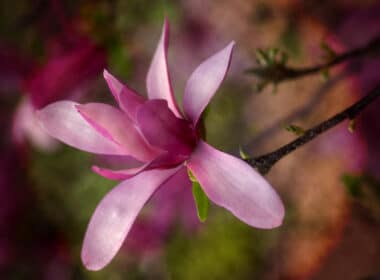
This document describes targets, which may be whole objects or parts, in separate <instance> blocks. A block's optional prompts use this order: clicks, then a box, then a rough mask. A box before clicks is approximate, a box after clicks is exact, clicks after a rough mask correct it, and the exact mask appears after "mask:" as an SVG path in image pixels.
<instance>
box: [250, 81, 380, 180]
mask: <svg viewBox="0 0 380 280" xmlns="http://www.w3.org/2000/svg"><path fill="white" fill-rule="evenodd" d="M379 96H380V84H379V85H377V86H376V87H375V88H374V89H373V90H372V91H370V92H369V93H368V94H367V95H366V96H364V97H363V98H362V99H360V100H359V101H357V102H356V103H354V104H353V105H351V106H350V107H348V108H347V109H345V110H343V111H342V112H340V113H338V114H336V115H335V116H333V117H331V118H329V119H327V120H325V121H323V122H321V123H320V124H318V125H316V126H314V127H313V128H310V129H308V130H306V131H305V132H304V134H303V135H302V136H300V137H298V138H296V139H295V140H293V141H292V142H290V143H288V144H286V145H284V146H282V147H280V148H279V149H277V150H275V151H273V152H270V153H268V154H264V155H261V156H258V157H251V158H248V159H245V161H246V162H248V163H249V164H250V165H251V166H252V167H254V168H256V169H257V170H258V171H259V172H260V173H261V174H263V175H264V174H266V173H268V172H269V170H270V169H271V168H272V166H273V165H274V164H275V163H276V162H277V161H279V160H280V159H282V158H283V157H284V156H286V155H287V154H289V153H291V152H293V151H294V150H296V149H297V148H299V147H301V146H303V145H305V144H306V143H308V142H310V141H311V140H313V139H314V138H316V137H317V136H318V135H320V134H322V133H324V132H325V131H327V130H329V129H330V128H332V127H334V126H336V125H338V124H339V123H341V122H342V121H344V120H346V119H348V120H353V119H354V118H355V117H356V116H357V115H358V114H359V113H360V112H361V111H363V110H364V109H365V108H366V107H367V106H368V105H369V104H370V103H372V102H373V101H374V100H376V98H378V97H379Z"/></svg>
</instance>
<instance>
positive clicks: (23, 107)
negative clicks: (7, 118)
mask: <svg viewBox="0 0 380 280" xmlns="http://www.w3.org/2000/svg"><path fill="white" fill-rule="evenodd" d="M72 36H73V37H75V34H72ZM55 52H56V51H55ZM105 65H106V54H105V51H104V50H103V49H102V48H100V47H98V46H97V45H95V44H94V43H92V42H91V41H90V40H89V39H81V40H78V45H75V46H70V48H69V49H68V50H60V52H58V53H57V52H56V54H55V55H54V56H52V57H49V58H48V60H47V62H46V64H44V65H42V66H41V67H39V68H36V69H35V70H34V71H32V73H31V74H30V75H29V76H28V77H27V78H26V79H25V81H24V84H23V92H24V93H26V95H27V97H26V98H24V99H23V100H22V101H21V103H20V105H19V106H18V108H17V110H16V112H15V116H14V123H13V139H14V141H15V142H16V143H17V144H19V145H22V144H23V143H24V142H25V138H28V139H29V140H30V141H32V143H33V144H34V146H36V147H38V148H40V149H43V150H52V149H54V148H55V146H56V144H57V143H56V141H55V140H54V139H52V138H51V137H50V136H49V135H47V134H46V133H45V132H44V131H43V130H42V129H41V128H40V126H39V125H38V124H37V120H36V118H35V110H36V109H40V108H42V107H43V106H46V105H47V104H49V103H52V102H55V101H57V100H62V99H74V100H77V99H78V98H80V97H81V96H83V95H84V94H85V92H86V91H87V85H88V84H89V83H90V82H91V81H92V80H94V79H95V78H96V77H97V76H98V75H99V74H100V73H101V71H102V69H103V68H104V67H105Z"/></svg>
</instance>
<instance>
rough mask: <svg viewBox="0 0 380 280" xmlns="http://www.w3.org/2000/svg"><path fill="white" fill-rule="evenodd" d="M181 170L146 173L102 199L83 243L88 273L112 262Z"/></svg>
mask: <svg viewBox="0 0 380 280" xmlns="http://www.w3.org/2000/svg"><path fill="white" fill-rule="evenodd" d="M178 170H179V168H174V169H166V170H150V171H146V172H143V173H141V174H139V175H137V176H135V177H133V178H131V179H129V180H126V181H124V182H122V183H120V184H119V185H118V186H116V187H115V188H113V189H112V190H111V191H110V192H109V193H108V194H107V195H106V196H105V197H104V198H103V199H102V201H101V202H100V203H99V205H98V206H97V208H96V210H95V212H94V214H93V216H92V217H91V220H90V223H89V225H88V227H87V231H86V235H85V237H84V241H83V247H82V253H81V257H82V261H83V264H84V265H85V267H86V268H87V269H89V270H99V269H102V268H103V267H104V266H106V265H107V264H108V263H109V262H110V261H111V260H112V258H113V257H114V256H115V255H116V253H117V252H118V250H119V248H120V246H121V245H122V244H123V242H124V239H125V238H126V236H127V234H128V232H129V230H130V228H131V226H132V224H133V222H134V221H135V219H136V216H137V215H138V213H139V212H140V210H141V208H142V207H143V206H144V204H145V203H146V202H147V201H148V199H149V198H150V197H151V195H152V194H153V193H154V192H155V190H156V189H158V188H159V187H160V186H161V185H162V184H164V183H165V182H166V181H167V180H168V179H169V178H170V177H172V176H173V175H174V174H175V173H176V172H177V171H178Z"/></svg>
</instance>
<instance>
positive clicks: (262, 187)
mask: <svg viewBox="0 0 380 280" xmlns="http://www.w3.org/2000/svg"><path fill="white" fill-rule="evenodd" d="M187 166H188V168H189V169H190V170H191V172H192V173H193V174H194V176H195V177H196V178H197V180H198V181H199V182H200V184H201V186H202V188H203V190H204V191H205V193H206V194H207V196H208V197H209V198H210V199H211V200H212V201H213V202H215V203H216V204H218V205H220V206H222V207H224V208H226V209H228V210H229V211H231V212H232V214H234V215H235V216H236V217H237V218H239V219H240V220H242V221H243V222H245V223H247V224H248V225H251V226H253V227H257V228H268V229H269V228H275V227H278V226H280V225H281V224H282V220H283V218H284V206H283V203H282V201H281V199H280V198H279V196H278V195H277V193H276V192H275V190H274V189H273V188H272V187H271V186H270V185H269V183H268V182H267V181H266V180H265V179H264V178H263V177H262V176H261V175H260V174H259V173H257V172H256V171H255V170H254V169H253V168H252V167H251V166H250V165H248V164H247V163H246V162H244V161H242V160H240V159H238V158H236V157H233V156H231V155H229V154H226V153H223V152H221V151H218V150H216V149H214V148H213V147H211V146H210V145H208V144H207V143H205V142H203V141H200V142H199V144H198V146H197V148H196V149H195V150H194V152H193V154H192V156H191V158H190V160H189V161H188V163H187Z"/></svg>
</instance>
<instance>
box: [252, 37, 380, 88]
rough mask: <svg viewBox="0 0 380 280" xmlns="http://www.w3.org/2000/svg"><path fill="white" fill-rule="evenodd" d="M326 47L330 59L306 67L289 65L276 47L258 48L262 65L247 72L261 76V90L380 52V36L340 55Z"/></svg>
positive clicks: (285, 57) (258, 58)
mask: <svg viewBox="0 0 380 280" xmlns="http://www.w3.org/2000/svg"><path fill="white" fill-rule="evenodd" d="M324 49H325V51H327V52H328V53H329V57H330V59H329V60H328V62H326V63H324V64H320V65H316V66H311V67H304V68H295V67H289V66H287V65H286V62H287V56H286V55H285V54H283V53H282V54H281V57H280V58H278V57H277V54H278V53H279V52H278V50H276V49H270V50H268V51H263V50H258V52H257V53H256V56H257V60H258V63H259V64H260V66H259V67H255V68H250V69H247V71H246V72H247V73H249V74H253V75H255V76H257V77H258V78H260V80H261V81H260V82H259V83H258V87H257V90H258V91H260V90H261V89H263V88H264V87H265V86H266V85H268V84H270V83H273V84H274V85H277V84H279V83H281V82H283V81H286V80H292V79H298V78H301V77H304V76H307V75H312V74H315V73H324V72H325V71H327V70H328V69H329V68H331V67H333V66H335V65H338V64H340V63H342V62H344V61H346V60H349V59H353V58H358V57H362V56H367V55H370V54H375V53H380V37H376V38H374V39H373V40H371V41H370V42H369V43H368V44H366V45H365V46H362V47H359V48H357V49H353V50H351V51H348V52H346V53H343V54H340V55H336V54H335V53H334V52H333V51H332V50H331V49H330V48H329V47H328V46H326V45H324Z"/></svg>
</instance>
